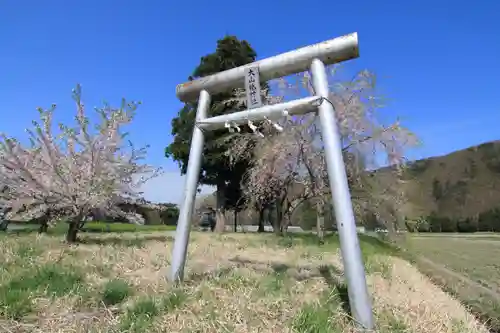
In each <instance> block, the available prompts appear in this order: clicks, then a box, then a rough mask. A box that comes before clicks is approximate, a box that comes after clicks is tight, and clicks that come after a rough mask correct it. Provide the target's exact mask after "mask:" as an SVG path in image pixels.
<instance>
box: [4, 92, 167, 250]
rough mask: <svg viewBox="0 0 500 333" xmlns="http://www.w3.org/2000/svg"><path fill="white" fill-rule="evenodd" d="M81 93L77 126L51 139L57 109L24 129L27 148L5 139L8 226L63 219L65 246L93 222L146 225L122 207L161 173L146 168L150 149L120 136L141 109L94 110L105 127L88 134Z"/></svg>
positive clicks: (63, 128) (76, 95)
mask: <svg viewBox="0 0 500 333" xmlns="http://www.w3.org/2000/svg"><path fill="white" fill-rule="evenodd" d="M81 96H82V94H81V87H80V85H78V86H77V87H76V88H75V89H74V90H73V99H74V101H75V103H76V117H75V120H76V124H75V125H74V126H72V127H71V126H67V125H64V124H59V131H58V132H57V133H54V132H55V131H54V130H53V114H54V111H55V109H56V106H55V105H52V107H51V108H50V109H46V110H44V109H42V108H38V112H39V113H40V121H39V122H38V121H33V127H34V128H33V129H27V130H26V131H27V133H28V137H29V142H30V144H29V145H26V144H23V143H21V141H19V140H17V139H15V138H13V137H9V136H8V135H6V134H1V141H0V185H1V186H2V188H4V191H1V192H0V205H2V206H3V207H6V208H7V211H8V213H7V216H6V218H8V219H13V218H14V217H15V218H16V219H22V220H32V219H35V218H39V217H40V216H46V217H48V219H49V220H50V221H51V222H55V221H56V220H66V221H67V222H68V232H67V235H66V240H67V241H68V242H75V241H76V240H77V233H78V230H79V229H80V228H81V227H82V226H83V224H84V223H85V219H86V217H88V216H89V215H94V216H95V215H96V214H97V215H101V216H102V215H106V216H116V217H124V218H126V219H127V220H128V221H131V222H134V223H139V224H140V223H143V219H142V217H141V216H140V215H137V214H135V213H130V212H125V211H123V210H122V209H120V207H119V205H123V204H124V203H127V202H134V201H135V200H136V199H138V198H140V196H141V192H140V187H141V185H142V184H144V183H145V182H146V181H147V180H149V179H151V178H152V177H155V176H157V175H159V173H160V172H161V170H159V169H156V168H153V167H151V166H149V165H146V164H142V163H141V161H142V160H143V159H144V157H145V155H146V150H147V147H144V148H140V149H135V148H134V147H133V145H132V143H131V142H130V141H127V140H126V135H127V133H122V131H121V129H122V128H123V126H125V125H127V124H129V123H130V122H131V121H132V120H133V117H134V114H135V111H136V109H137V107H138V105H139V104H140V103H138V102H130V103H127V102H126V101H125V100H122V104H121V107H119V108H113V107H111V106H109V105H104V107H101V108H96V109H95V111H96V113H97V115H98V116H99V118H100V121H99V122H98V123H97V124H96V125H95V128H92V127H91V121H90V118H89V117H88V116H87V115H86V112H85V111H86V110H85V107H84V104H83V102H82V99H81Z"/></svg>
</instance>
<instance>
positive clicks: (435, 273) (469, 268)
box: [409, 233, 500, 332]
mask: <svg viewBox="0 0 500 333" xmlns="http://www.w3.org/2000/svg"><path fill="white" fill-rule="evenodd" d="M409 248H410V250H411V251H412V252H413V253H415V254H417V255H420V256H422V257H423V258H424V259H422V260H420V261H419V262H418V266H419V268H420V269H421V270H422V271H424V272H425V273H426V274H428V275H429V276H432V277H433V279H434V281H435V282H437V283H439V284H441V285H443V286H444V287H445V288H446V290H448V291H449V292H451V293H452V294H454V295H456V297H457V298H459V299H461V300H462V301H464V303H465V304H467V305H468V306H470V307H471V309H472V311H473V312H474V313H477V314H478V315H480V316H481V317H482V318H483V319H484V320H487V321H488V322H489V324H490V325H491V326H492V327H493V330H494V331H496V332H498V331H500V234H488V233H484V234H462V235H459V234H424V235H422V234H420V235H418V236H412V237H410V239H409Z"/></svg>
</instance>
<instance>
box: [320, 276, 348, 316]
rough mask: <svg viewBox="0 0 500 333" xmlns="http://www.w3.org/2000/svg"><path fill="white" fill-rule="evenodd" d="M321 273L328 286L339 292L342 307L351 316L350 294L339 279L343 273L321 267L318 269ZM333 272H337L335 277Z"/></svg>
mask: <svg viewBox="0 0 500 333" xmlns="http://www.w3.org/2000/svg"><path fill="white" fill-rule="evenodd" d="M318 270H319V273H320V274H321V276H322V277H323V279H324V280H325V282H326V284H327V285H328V286H329V287H330V288H331V289H335V290H336V291H337V295H338V297H339V300H340V305H341V306H342V309H343V310H344V312H345V313H346V314H348V315H349V316H351V306H350V303H349V293H348V290H347V285H346V284H345V283H344V282H343V281H342V279H341V278H339V274H341V272H340V271H339V270H338V269H336V267H333V266H320V267H319V268H318ZM332 270H334V271H335V275H333V274H332Z"/></svg>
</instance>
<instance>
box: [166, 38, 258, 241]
mask: <svg viewBox="0 0 500 333" xmlns="http://www.w3.org/2000/svg"><path fill="white" fill-rule="evenodd" d="M256 56H257V54H256V53H255V51H254V50H253V49H252V47H251V46H250V44H249V43H248V42H247V41H245V40H239V39H238V38H237V37H235V36H225V37H224V38H222V39H220V40H218V41H217V48H216V50H215V52H213V53H211V54H208V55H206V56H204V57H202V58H201V60H200V64H199V65H198V67H196V69H195V70H194V72H193V74H192V76H190V77H189V80H194V79H196V78H200V77H205V76H208V75H212V74H215V73H218V72H222V71H225V70H228V69H231V68H235V67H239V66H242V65H246V64H249V63H251V62H254V61H255V58H256ZM232 97H234V90H230V91H227V92H224V93H220V94H217V95H214V96H212V105H211V108H210V109H209V112H208V116H209V117H213V116H218V115H222V114H226V113H230V112H232V111H235V110H243V109H245V106H244V105H243V104H242V103H238V102H236V101H234V100H231V99H232ZM196 109H197V103H196V102H193V103H186V104H185V105H184V107H183V108H182V109H181V110H180V111H179V114H178V115H177V117H175V118H174V119H172V136H173V137H174V140H173V142H172V143H171V144H170V145H169V146H168V147H167V148H166V149H165V155H166V157H167V158H172V159H173V160H174V161H176V162H178V164H179V167H180V169H181V174H185V173H186V170H187V165H188V159H189V149H190V145H191V137H192V132H193V126H194V122H195V116H196ZM227 134H228V133H227V130H218V131H213V132H206V133H205V146H204V151H203V161H202V167H201V173H200V181H199V182H200V184H204V185H213V186H216V187H217V205H216V206H217V210H216V216H217V227H216V229H217V230H218V231H222V230H223V229H224V227H225V215H224V214H225V203H226V200H225V189H226V187H227V186H228V185H229V184H231V183H232V184H240V183H241V180H242V179H243V174H244V172H245V170H246V168H247V165H248V161H244V160H243V161H239V162H238V163H237V164H236V165H234V164H233V163H230V156H227V153H226V152H227V150H228V147H230V145H231V140H227V139H224V137H225V136H227Z"/></svg>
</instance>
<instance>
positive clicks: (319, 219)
mask: <svg viewBox="0 0 500 333" xmlns="http://www.w3.org/2000/svg"><path fill="white" fill-rule="evenodd" d="M316 233H317V234H318V240H319V243H320V244H323V243H324V242H325V205H324V203H323V202H321V200H319V201H318V203H317V204H316Z"/></svg>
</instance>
